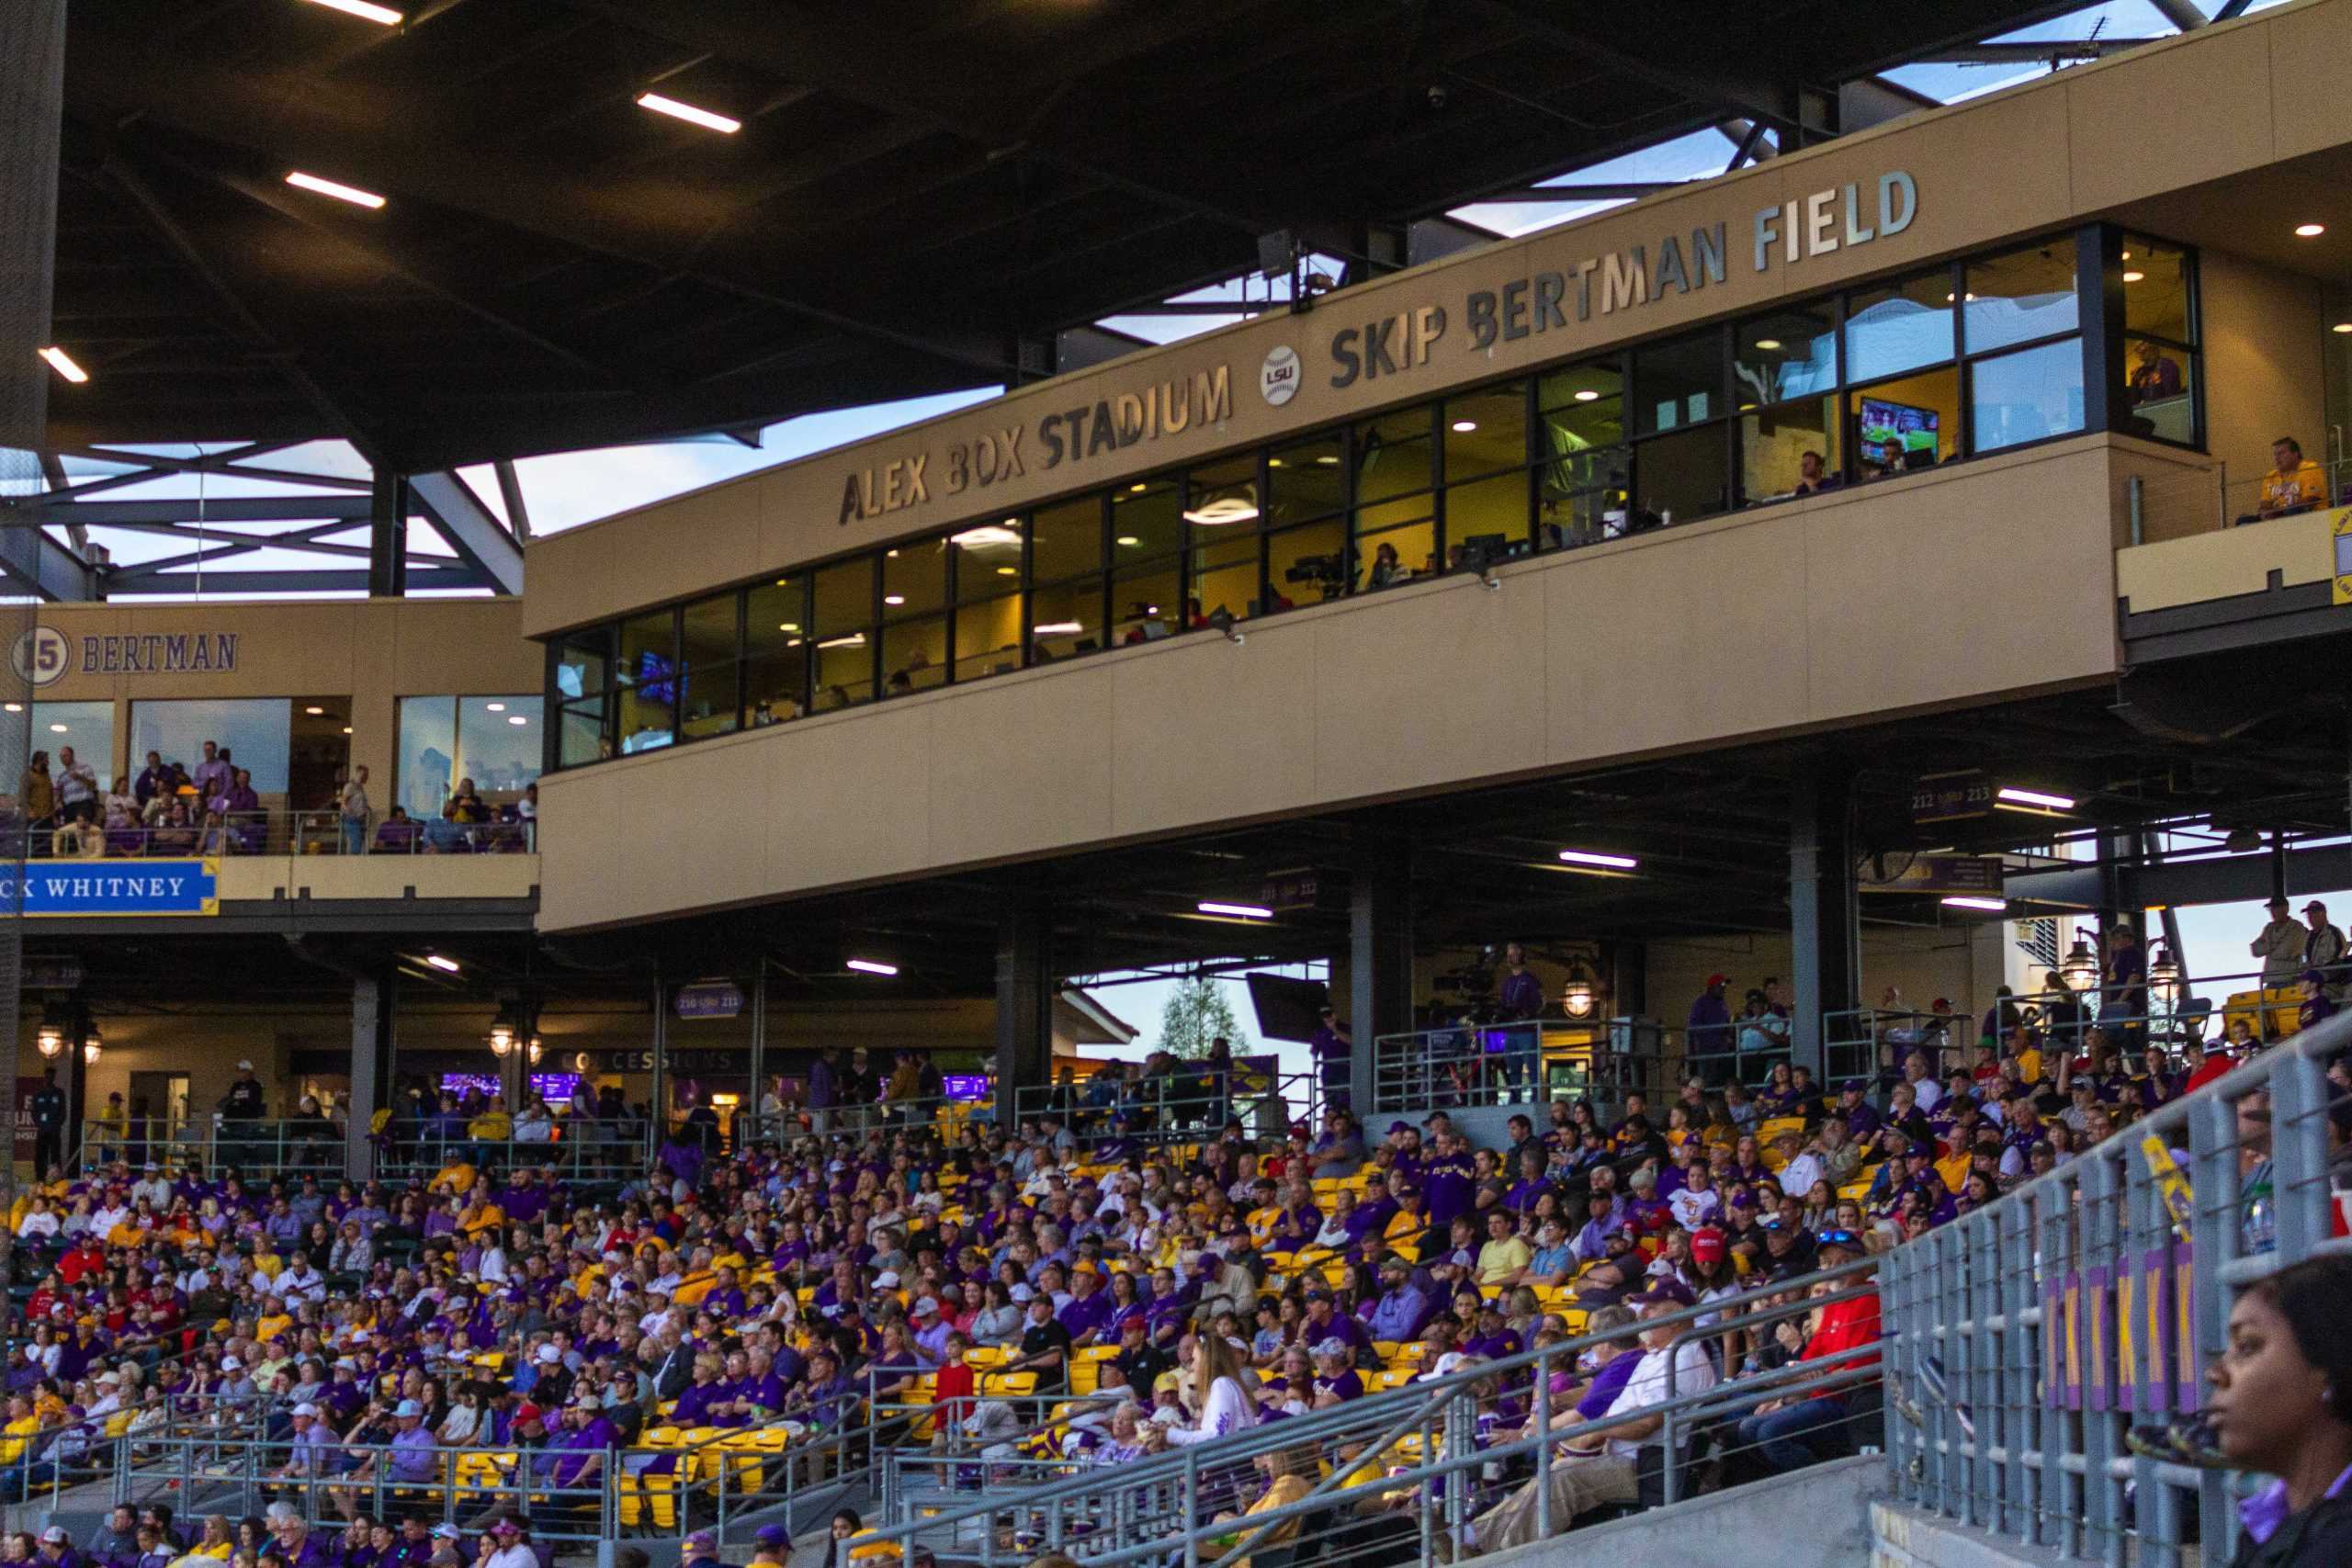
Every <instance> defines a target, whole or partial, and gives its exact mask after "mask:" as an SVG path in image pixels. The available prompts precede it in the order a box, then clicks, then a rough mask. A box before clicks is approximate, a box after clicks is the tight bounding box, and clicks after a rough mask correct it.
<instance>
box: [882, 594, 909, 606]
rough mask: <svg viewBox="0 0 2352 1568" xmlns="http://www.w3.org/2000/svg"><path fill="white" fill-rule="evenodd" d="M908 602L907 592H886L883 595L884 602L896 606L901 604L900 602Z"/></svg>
mask: <svg viewBox="0 0 2352 1568" xmlns="http://www.w3.org/2000/svg"><path fill="white" fill-rule="evenodd" d="M906 602H907V596H906V595H905V594H903V593H885V594H884V595H882V603H884V604H888V605H892V606H894V607H895V606H897V605H899V604H905V603H906Z"/></svg>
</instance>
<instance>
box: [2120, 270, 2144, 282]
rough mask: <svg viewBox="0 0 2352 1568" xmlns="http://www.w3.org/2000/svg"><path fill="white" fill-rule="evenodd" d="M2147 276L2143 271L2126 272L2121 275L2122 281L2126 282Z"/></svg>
mask: <svg viewBox="0 0 2352 1568" xmlns="http://www.w3.org/2000/svg"><path fill="white" fill-rule="evenodd" d="M2145 276H2148V275H2147V274H2146V273H2144V272H2127V273H2125V274H2124V275H2123V281H2124V282H2126V283H2137V282H2139V281H2140V280H2141V279H2142V278H2143V277H2145Z"/></svg>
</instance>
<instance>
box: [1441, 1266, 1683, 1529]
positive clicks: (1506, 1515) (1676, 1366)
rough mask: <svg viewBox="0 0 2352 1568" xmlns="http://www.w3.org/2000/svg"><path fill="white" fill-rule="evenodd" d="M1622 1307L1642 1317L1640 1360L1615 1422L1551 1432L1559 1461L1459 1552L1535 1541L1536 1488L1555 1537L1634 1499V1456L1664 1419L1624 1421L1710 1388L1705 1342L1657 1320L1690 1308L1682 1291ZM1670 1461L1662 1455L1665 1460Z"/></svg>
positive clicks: (1487, 1519)
mask: <svg viewBox="0 0 2352 1568" xmlns="http://www.w3.org/2000/svg"><path fill="white" fill-rule="evenodd" d="M1628 1304H1629V1305H1631V1306H1632V1307H1633V1308H1634V1311H1635V1312H1637V1313H1639V1314H1641V1319H1642V1325H1643V1326H1642V1331H1641V1347H1642V1359H1641V1360H1640V1361H1639V1362H1638V1363H1637V1364H1636V1365H1635V1366H1634V1375H1633V1376H1632V1377H1630V1378H1628V1379H1627V1380H1626V1381H1625V1386H1624V1387H1623V1389H1621V1390H1620V1391H1619V1392H1618V1394H1617V1399H1616V1402H1615V1403H1614V1404H1611V1405H1610V1407H1609V1413H1608V1416H1606V1417H1604V1419H1607V1420H1611V1421H1616V1422H1619V1423H1620V1424H1619V1425H1616V1426H1613V1427H1604V1428H1603V1429H1601V1430H1600V1431H1598V1432H1589V1431H1582V1430H1580V1428H1582V1427H1589V1426H1591V1425H1593V1423H1590V1422H1578V1421H1571V1422H1567V1423H1565V1424H1563V1425H1561V1426H1557V1427H1553V1428H1552V1431H1553V1436H1554V1439H1555V1441H1557V1442H1559V1443H1560V1447H1561V1449H1562V1453H1561V1456H1560V1457H1559V1458H1558V1459H1557V1460H1556V1461H1554V1462H1553V1463H1552V1464H1550V1465H1548V1466H1546V1467H1545V1471H1546V1473H1544V1474H1542V1475H1538V1476H1537V1477H1536V1478H1535V1479H1534V1480H1533V1481H1531V1482H1529V1483H1527V1484H1526V1485H1524V1486H1522V1487H1521V1488H1520V1489H1519V1490H1518V1491H1516V1492H1514V1493H1512V1494H1511V1495H1510V1496H1509V1497H1506V1498H1504V1499H1503V1500H1502V1501H1501V1502H1500V1503H1498V1504H1497V1505H1496V1506H1494V1507H1492V1508H1490V1509H1488V1510H1487V1512H1486V1513H1484V1514H1481V1515H1479V1516H1478V1517H1476V1519H1473V1520H1472V1521H1471V1522H1470V1524H1469V1525H1468V1526H1467V1527H1466V1528H1467V1530H1468V1532H1469V1539H1468V1540H1464V1542H1463V1543H1462V1545H1461V1554H1462V1555H1465V1556H1467V1555H1476V1554H1477V1553H1481V1552H1491V1551H1508V1550H1510V1548H1512V1547H1514V1546H1525V1545H1527V1544H1529V1543H1530V1542H1532V1541H1533V1540H1536V1539H1537V1536H1536V1532H1535V1527H1536V1522H1537V1517H1538V1516H1537V1512H1536V1507H1537V1503H1536V1493H1535V1488H1537V1487H1538V1486H1544V1485H1548V1486H1549V1487H1550V1488H1551V1493H1552V1496H1551V1515H1552V1529H1553V1530H1554V1531H1555V1532H1557V1531H1560V1530H1564V1529H1567V1528H1568V1526H1569V1524H1570V1523H1571V1522H1572V1521H1574V1520H1575V1519H1576V1517H1577V1516H1578V1515H1579V1514H1586V1513H1590V1512H1591V1511H1592V1510H1593V1509H1595V1508H1602V1507H1607V1506H1611V1505H1612V1504H1628V1503H1634V1502H1638V1501H1640V1498H1641V1485H1640V1471H1639V1456H1640V1454H1641V1450H1642V1448H1643V1446H1644V1445H1645V1444H1647V1443H1651V1442H1652V1441H1654V1439H1656V1438H1657V1435H1658V1431H1659V1429H1660V1428H1661V1427H1664V1426H1665V1424H1666V1417H1665V1416H1663V1415H1658V1416H1639V1418H1637V1419H1634V1420H1632V1421H1625V1420H1624V1419H1623V1418H1624V1417H1626V1416H1637V1415H1638V1413H1639V1412H1641V1411H1644V1410H1646V1409H1649V1408H1650V1407H1652V1406H1654V1405H1658V1404H1665V1403H1666V1402H1667V1401H1668V1399H1679V1398H1681V1397H1683V1396H1684V1395H1687V1394H1692V1393H1703V1392H1705V1391H1706V1390H1708V1389H1711V1388H1713V1387H1714V1385H1715V1382H1716V1379H1715V1365H1714V1363H1713V1361H1711V1360H1709V1359H1707V1352H1706V1349H1705V1344H1704V1340H1703V1339H1702V1337H1699V1336H1696V1335H1691V1334H1690V1328H1691V1325H1689V1324H1687V1323H1682V1322H1675V1323H1658V1322H1657V1321H1656V1320H1657V1319H1659V1318H1662V1317H1665V1316H1666V1315H1667V1314H1669V1313H1675V1312H1679V1311H1681V1310H1682V1309H1683V1308H1684V1307H1686V1306H1688V1305H1689V1304H1691V1303H1689V1302H1687V1301H1685V1300H1683V1299H1682V1295H1681V1293H1680V1292H1676V1291H1674V1290H1672V1289H1671V1288H1669V1287H1661V1288H1658V1289H1655V1290H1652V1291H1651V1292H1649V1293H1648V1294H1646V1295H1642V1296H1636V1297H1634V1299H1633V1301H1632V1302H1631V1303H1628ZM1685 1335H1690V1337H1684V1338H1682V1340H1681V1342H1680V1343H1679V1344H1677V1343H1676V1339H1677V1337H1679V1336H1685ZM1669 1368H1671V1373H1670V1374H1669V1371H1668V1369H1669ZM1669 1375H1670V1377H1671V1382H1672V1387H1671V1389H1670V1390H1669V1388H1668V1379H1669ZM1686 1441H1687V1438H1686ZM1674 1457H1675V1456H1668V1458H1669V1461H1671V1460H1672V1459H1673V1458H1674Z"/></svg>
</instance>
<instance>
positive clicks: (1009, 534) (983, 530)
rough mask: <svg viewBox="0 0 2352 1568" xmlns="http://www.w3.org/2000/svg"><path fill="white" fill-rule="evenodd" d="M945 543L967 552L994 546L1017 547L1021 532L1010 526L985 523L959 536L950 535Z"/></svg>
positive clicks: (968, 529)
mask: <svg viewBox="0 0 2352 1568" xmlns="http://www.w3.org/2000/svg"><path fill="white" fill-rule="evenodd" d="M947 542H948V543H949V544H951V545H961V546H963V547H965V548H966V549H967V550H984V549H987V548H989V547H990V546H994V545H1010V546H1017V545H1019V544H1020V543H1021V530H1020V529H1018V528H1015V527H1013V526H1012V525H998V524H994V523H986V524H982V525H980V526H979V527H978V528H967V529H965V530H964V531H963V532H962V533H960V534H951V535H949V536H948V538H947Z"/></svg>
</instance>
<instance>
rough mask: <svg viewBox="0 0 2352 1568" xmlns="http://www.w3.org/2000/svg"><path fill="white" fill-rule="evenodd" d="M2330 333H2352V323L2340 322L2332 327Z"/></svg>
mask: <svg viewBox="0 0 2352 1568" xmlns="http://www.w3.org/2000/svg"><path fill="white" fill-rule="evenodd" d="M2328 331H2330V332H2335V333H2352V321H2338V322H2336V323H2335V325H2334V326H2332V327H2330V328H2329V329H2328Z"/></svg>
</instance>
